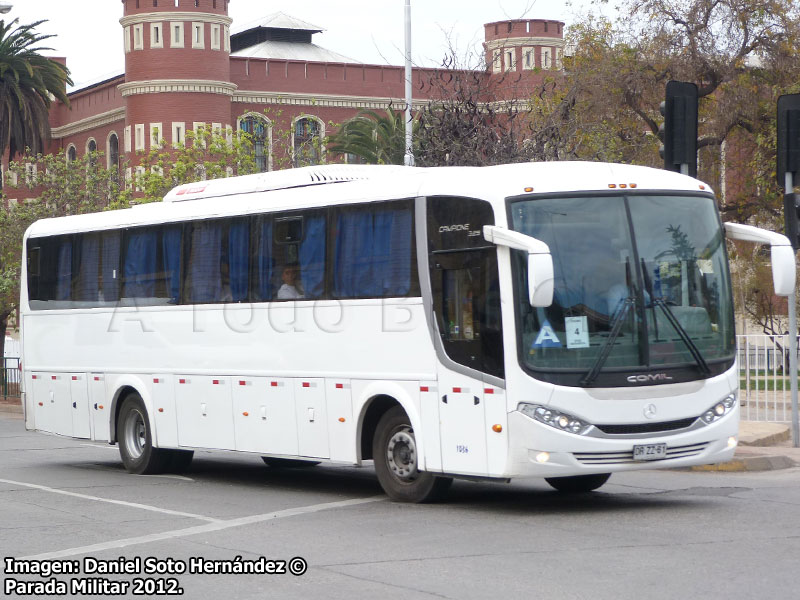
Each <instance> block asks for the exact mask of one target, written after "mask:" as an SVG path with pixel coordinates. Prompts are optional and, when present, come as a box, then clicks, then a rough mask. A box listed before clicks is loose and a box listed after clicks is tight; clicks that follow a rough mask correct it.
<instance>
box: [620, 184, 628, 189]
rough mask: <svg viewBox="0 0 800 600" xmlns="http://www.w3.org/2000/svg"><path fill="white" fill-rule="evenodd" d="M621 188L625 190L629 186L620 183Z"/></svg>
mask: <svg viewBox="0 0 800 600" xmlns="http://www.w3.org/2000/svg"><path fill="white" fill-rule="evenodd" d="M619 187H621V188H622V189H625V188H627V187H628V184H627V183H620V184H619Z"/></svg>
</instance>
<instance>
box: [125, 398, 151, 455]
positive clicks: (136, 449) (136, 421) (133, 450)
mask: <svg viewBox="0 0 800 600" xmlns="http://www.w3.org/2000/svg"><path fill="white" fill-rule="evenodd" d="M124 433H125V449H126V450H127V452H128V456H130V457H131V458H133V459H134V460H136V459H138V458H139V457H140V456H141V455H142V453H143V452H144V448H145V446H146V444H147V433H146V431H145V426H144V417H143V416H142V413H140V412H139V411H138V410H132V411H131V412H129V413H128V416H127V418H126V419H125V431H124Z"/></svg>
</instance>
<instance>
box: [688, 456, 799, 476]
mask: <svg viewBox="0 0 800 600" xmlns="http://www.w3.org/2000/svg"><path fill="white" fill-rule="evenodd" d="M796 466H797V463H795V462H794V461H793V460H792V459H791V458H789V457H788V456H783V455H771V456H734V457H733V459H732V460H729V461H728V462H724V463H716V464H713V465H698V466H696V467H691V470H692V471H700V472H710V471H719V472H727V473H736V472H744V471H777V470H779V469H791V468H792V467H796Z"/></svg>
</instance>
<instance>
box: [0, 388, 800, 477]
mask: <svg viewBox="0 0 800 600" xmlns="http://www.w3.org/2000/svg"><path fill="white" fill-rule="evenodd" d="M3 413H6V414H8V413H12V414H19V415H21V414H22V406H21V405H20V403H19V399H11V398H9V399H8V400H3V398H0V415H2V414H3ZM797 466H800V448H793V447H792V429H791V425H790V424H788V423H767V422H764V421H742V422H741V423H740V424H739V446H738V447H737V448H736V454H735V455H734V457H733V460H731V461H728V462H726V463H719V464H715V465H702V466H699V467H691V470H692V471H773V470H775V469H789V468H791V467H797Z"/></svg>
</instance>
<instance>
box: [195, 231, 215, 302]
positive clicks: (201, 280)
mask: <svg viewBox="0 0 800 600" xmlns="http://www.w3.org/2000/svg"><path fill="white" fill-rule="evenodd" d="M221 259H222V225H221V224H220V223H197V224H195V225H194V226H193V227H192V250H191V253H190V257H189V269H188V271H189V273H188V281H189V302H193V303H196V304H198V303H199V304H202V303H204V302H220V301H221V300H222V272H221V269H220V267H221V264H222V260H221Z"/></svg>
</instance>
